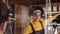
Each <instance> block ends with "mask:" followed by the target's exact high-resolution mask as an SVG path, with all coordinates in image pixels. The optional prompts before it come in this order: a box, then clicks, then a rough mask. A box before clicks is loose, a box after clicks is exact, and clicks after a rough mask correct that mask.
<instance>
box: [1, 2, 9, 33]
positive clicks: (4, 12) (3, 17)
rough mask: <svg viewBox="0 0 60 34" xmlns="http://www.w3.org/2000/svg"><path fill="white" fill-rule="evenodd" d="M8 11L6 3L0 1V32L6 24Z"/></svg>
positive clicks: (4, 29) (2, 31) (4, 28)
mask: <svg viewBox="0 0 60 34" xmlns="http://www.w3.org/2000/svg"><path fill="white" fill-rule="evenodd" d="M8 17H9V11H8V9H7V7H6V5H5V4H4V3H3V2H2V1H1V2H0V34H4V33H5V31H6V28H7V24H8Z"/></svg>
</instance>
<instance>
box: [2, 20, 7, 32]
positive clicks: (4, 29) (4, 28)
mask: <svg viewBox="0 0 60 34" xmlns="http://www.w3.org/2000/svg"><path fill="white" fill-rule="evenodd" d="M7 24H8V22H7V21H6V22H5V23H4V26H3V32H5V31H6V29H7Z"/></svg>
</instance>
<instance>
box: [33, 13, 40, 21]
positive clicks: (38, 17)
mask: <svg viewBox="0 0 60 34" xmlns="http://www.w3.org/2000/svg"><path fill="white" fill-rule="evenodd" d="M40 17H41V12H36V13H35V15H34V16H33V19H34V20H35V21H39V20H40Z"/></svg>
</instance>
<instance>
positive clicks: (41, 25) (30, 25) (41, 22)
mask: <svg viewBox="0 0 60 34" xmlns="http://www.w3.org/2000/svg"><path fill="white" fill-rule="evenodd" d="M39 22H40V23H41V26H42V30H44V27H43V24H42V22H41V21H39ZM30 26H31V28H32V30H33V32H35V29H34V27H33V25H32V23H30Z"/></svg>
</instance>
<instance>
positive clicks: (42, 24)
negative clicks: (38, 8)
mask: <svg viewBox="0 0 60 34" xmlns="http://www.w3.org/2000/svg"><path fill="white" fill-rule="evenodd" d="M40 23H41V26H42V29H44V27H43V24H42V21H40Z"/></svg>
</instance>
